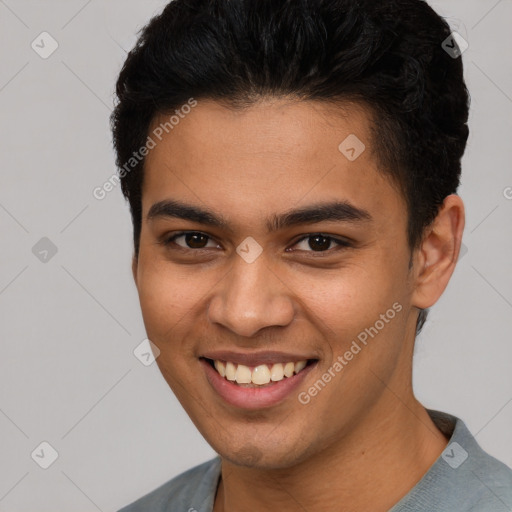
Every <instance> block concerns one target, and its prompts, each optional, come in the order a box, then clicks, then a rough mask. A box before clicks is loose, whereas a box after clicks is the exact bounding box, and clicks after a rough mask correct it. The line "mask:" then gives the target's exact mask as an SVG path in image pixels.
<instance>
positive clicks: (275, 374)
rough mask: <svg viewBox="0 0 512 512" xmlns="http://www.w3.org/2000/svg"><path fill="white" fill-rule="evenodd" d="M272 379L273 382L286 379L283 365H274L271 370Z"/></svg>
mask: <svg viewBox="0 0 512 512" xmlns="http://www.w3.org/2000/svg"><path fill="white" fill-rule="evenodd" d="M270 378H271V379H272V381H273V382H277V381H278V380H283V378H284V368H283V365H282V364H281V363H276V364H274V365H272V369H271V370H270Z"/></svg>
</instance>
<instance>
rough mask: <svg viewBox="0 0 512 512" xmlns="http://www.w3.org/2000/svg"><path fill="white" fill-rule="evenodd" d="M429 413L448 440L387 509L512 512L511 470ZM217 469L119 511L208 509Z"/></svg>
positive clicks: (178, 480) (201, 469)
mask: <svg viewBox="0 0 512 512" xmlns="http://www.w3.org/2000/svg"><path fill="white" fill-rule="evenodd" d="M428 413H429V415H430V417H431V418H432V421H433V422H434V423H435V424H436V425H437V427H438V428H439V430H441V431H442V432H443V434H444V435H445V436H446V437H449V438H450V441H449V443H448V445H447V447H446V449H445V450H444V452H443V453H442V454H441V456H440V457H439V458H438V459H437V460H436V462H435V463H434V464H433V465H432V466H431V467H430V469H429V470H428V471H427V472H426V473H425V475H423V478H422V479H421V480H420V481H419V482H418V483H417V484H416V485H415V486H414V487H413V488H412V489H411V490H410V491H409V493H408V494H407V495H406V496H404V497H403V498H402V499H401V500H400V501H399V502H398V503H397V504H396V505H395V506H394V507H393V508H392V509H391V510H390V511H389V512H455V511H456V512H466V511H467V512H469V511H471V512H512V470H511V469H510V468H509V467H508V466H506V465H505V464H503V463H501V462H499V461H498V460H496V459H495V458H494V457H492V456H491V455H489V454H487V453H486V452H484V451H483V450H482V448H480V446H479V445H478V443H477V442H476V440H475V438H474V437H473V436H472V435H471V433H470V432H469V430H468V429H467V427H466V425H465V424H464V422H463V421H461V420H460V419H458V418H456V417H454V416H451V415H449V414H446V413H441V412H439V411H432V410H428ZM220 469H221V460H220V458H219V457H216V458H214V459H212V460H210V461H208V462H205V463H204V464H201V465H199V466H196V467H194V468H192V469H189V470H188V471H186V472H185V473H182V474H181V475H178V476H177V477H175V478H173V479H172V480H170V481H169V482H167V483H165V484H163V485H162V486H161V487H159V488H158V489H156V490H154V491H153V492H151V493H149V494H147V495H146V496H144V497H142V498H140V499H139V500H137V501H136V502H134V503H132V504H131V505H128V506H127V507H124V508H123V509H121V510H120V511H119V512H212V510H213V502H214V499H215V494H216V491H217V484H218V482H219V477H220Z"/></svg>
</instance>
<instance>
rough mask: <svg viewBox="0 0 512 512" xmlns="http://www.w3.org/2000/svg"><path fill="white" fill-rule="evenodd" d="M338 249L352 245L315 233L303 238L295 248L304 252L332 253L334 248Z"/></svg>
mask: <svg viewBox="0 0 512 512" xmlns="http://www.w3.org/2000/svg"><path fill="white" fill-rule="evenodd" d="M333 244H334V246H337V248H338V249H342V248H343V247H351V246H352V245H351V244H350V243H349V242H348V241H345V240H340V239H337V238H334V237H332V236H328V235H323V234H322V233H314V234H311V235H307V236H305V237H303V238H301V239H300V240H299V241H298V242H297V243H296V244H295V246H297V247H298V250H299V251H303V252H331V250H332V249H333V248H336V247H333Z"/></svg>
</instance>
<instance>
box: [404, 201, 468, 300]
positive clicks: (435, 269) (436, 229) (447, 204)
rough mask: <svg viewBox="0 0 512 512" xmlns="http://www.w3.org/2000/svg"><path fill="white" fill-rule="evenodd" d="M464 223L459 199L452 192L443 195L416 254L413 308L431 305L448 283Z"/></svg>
mask: <svg viewBox="0 0 512 512" xmlns="http://www.w3.org/2000/svg"><path fill="white" fill-rule="evenodd" d="M464 223H465V214H464V203H463V202H462V199H461V198H460V197H459V196H457V195H455V194H452V195H449V196H447V197H446V198H445V200H444V202H443V205H442V206H441V208H440V209H439V212H438V214H437V217H436V218H435V220H434V221H433V223H432V224H431V226H429V227H428V229H427V232H426V234H425V236H424V238H423V241H422V243H421V247H420V249H419V250H418V251H419V252H418V254H417V255H416V268H417V272H416V276H415V286H414V292H413V297H412V298H413V305H414V306H416V307H417V308H420V309H426V308H429V307H431V306H432V305H433V304H435V303H436V302H437V300H438V299H439V297H440V296H441V295H442V293H443V292H444V290H445V288H446V286H447V285H448V282H449V280H450V278H451V276H452V274H453V271H454V270H455V266H456V264H457V259H458V256H459V252H460V246H461V242H462V234H463V231H464Z"/></svg>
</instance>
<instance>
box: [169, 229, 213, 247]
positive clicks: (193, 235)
mask: <svg viewBox="0 0 512 512" xmlns="http://www.w3.org/2000/svg"><path fill="white" fill-rule="evenodd" d="M178 240H181V243H179V242H178ZM164 243H165V245H171V244H173V243H174V244H176V245H178V246H179V247H182V248H183V249H209V248H215V247H218V244H216V243H215V242H214V241H213V240H212V239H211V238H210V237H209V236H208V235H205V234H204V233H201V232H199V231H187V232H183V233H177V234H175V235H173V236H172V237H170V238H167V239H166V240H165V242H164ZM208 243H211V244H213V245H208Z"/></svg>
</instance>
